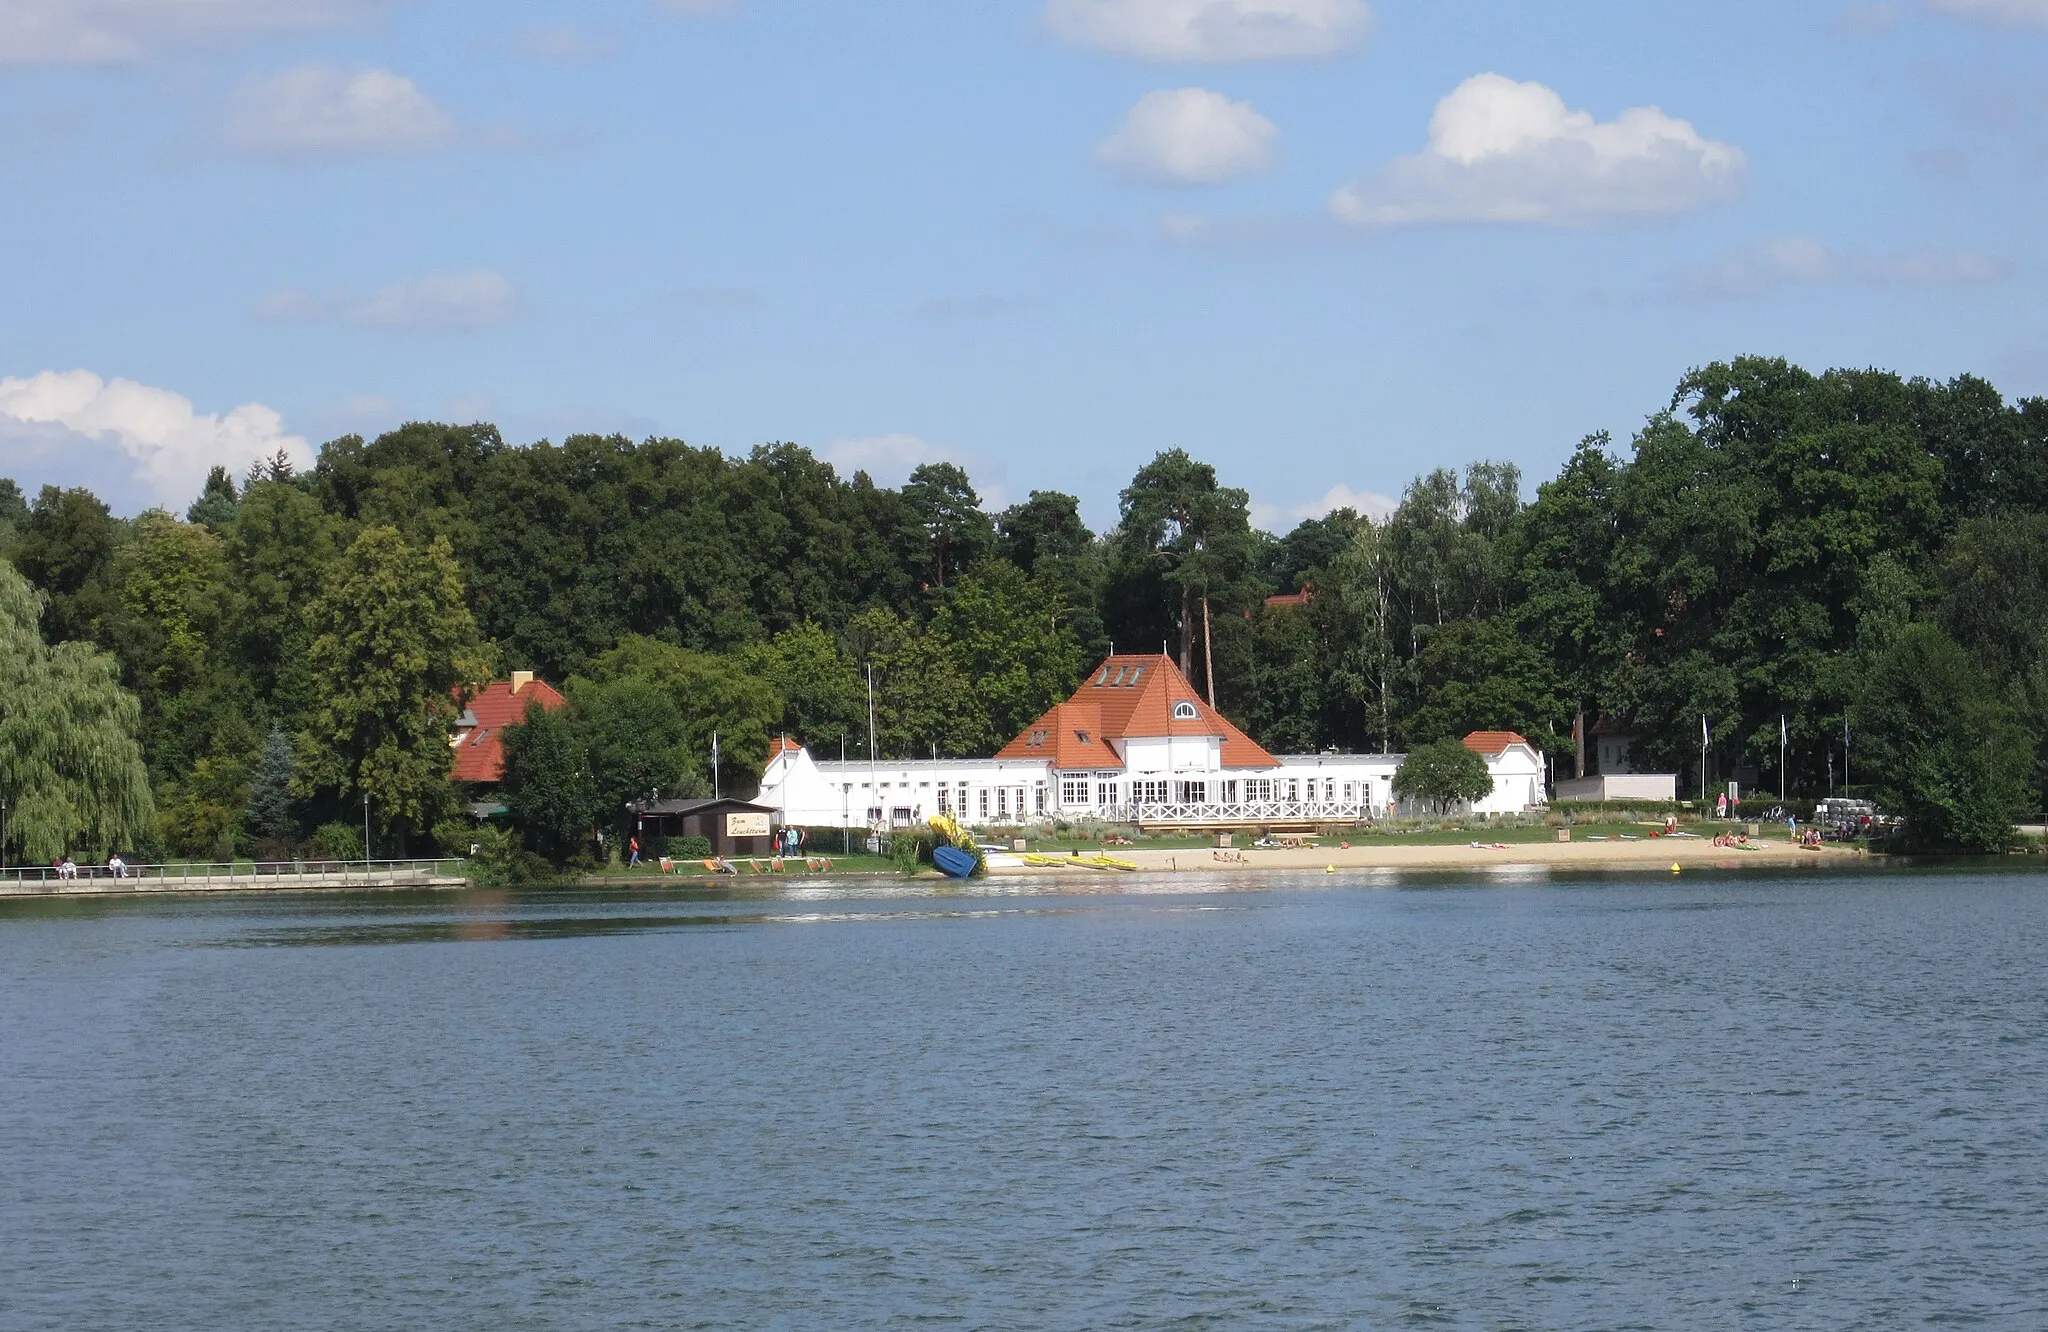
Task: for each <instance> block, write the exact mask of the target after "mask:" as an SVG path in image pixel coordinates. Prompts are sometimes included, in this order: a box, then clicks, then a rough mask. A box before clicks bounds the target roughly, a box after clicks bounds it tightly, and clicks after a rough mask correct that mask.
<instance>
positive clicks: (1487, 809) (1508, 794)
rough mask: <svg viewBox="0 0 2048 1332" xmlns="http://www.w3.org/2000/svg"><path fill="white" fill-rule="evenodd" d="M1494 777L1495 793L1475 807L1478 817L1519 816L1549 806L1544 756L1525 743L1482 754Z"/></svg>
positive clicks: (1474, 811)
mask: <svg viewBox="0 0 2048 1332" xmlns="http://www.w3.org/2000/svg"><path fill="white" fill-rule="evenodd" d="M1480 757H1482V758H1484V759H1485V760H1486V770H1487V771H1488V772H1490V773H1492V774H1493V794H1491V795H1489V796H1487V797H1486V798H1485V799H1484V800H1480V801H1477V802H1475V803H1474V804H1473V806H1472V812H1473V813H1474V814H1519V813H1521V812H1522V811H1523V810H1525V809H1535V808H1537V807H1538V806H1540V805H1544V804H1547V803H1549V802H1548V801H1547V800H1545V799H1544V789H1545V784H1544V777H1545V776H1546V774H1545V772H1544V770H1543V755H1542V754H1540V753H1538V752H1537V750H1536V747H1535V746H1534V745H1531V744H1529V743H1528V742H1527V741H1523V742H1522V743H1520V744H1513V745H1509V746H1507V747H1506V748H1504V749H1502V750H1501V751H1500V752H1499V753H1497V754H1482V755H1481V756H1480Z"/></svg>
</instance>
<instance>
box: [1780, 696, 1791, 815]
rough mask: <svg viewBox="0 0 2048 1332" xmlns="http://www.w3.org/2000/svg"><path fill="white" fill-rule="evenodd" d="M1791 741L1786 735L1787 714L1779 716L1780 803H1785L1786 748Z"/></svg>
mask: <svg viewBox="0 0 2048 1332" xmlns="http://www.w3.org/2000/svg"><path fill="white" fill-rule="evenodd" d="M1789 739H1790V737H1789V736H1787V735H1786V734H1785V714H1784V713H1782V712H1781V713H1779V714H1778V803H1779V804H1781V805H1782V804H1784V803H1785V746H1786V742H1787V741H1788V740H1789Z"/></svg>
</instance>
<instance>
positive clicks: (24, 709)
mask: <svg viewBox="0 0 2048 1332" xmlns="http://www.w3.org/2000/svg"><path fill="white" fill-rule="evenodd" d="M42 614H43V599H42V597H41V596H40V595H39V594H38V593H37V592H36V591H35V589H33V588H32V587H30V586H29V583H28V581H27V580H26V579H24V578H23V577H22V576H21V575H20V574H19V573H17V572H16V571H15V569H14V567H13V566H12V565H11V564H6V563H0V792H5V793H6V794H7V796H8V798H9V799H8V804H9V806H10V812H9V814H8V821H7V840H8V843H9V845H10V846H11V847H12V848H13V850H14V852H15V854H16V855H18V856H24V857H26V858H28V859H31V860H43V861H47V860H51V859H54V858H55V857H57V856H60V855H63V854H65V853H66V852H84V853H89V854H94V855H99V854H104V853H106V852H109V851H114V850H128V849H133V848H135V847H137V846H138V845H140V844H142V843H143V842H144V841H145V839H148V838H149V837H150V836H151V834H152V833H153V832H154V823H155V809H154V804H153V801H152V799H151V796H150V789H149V774H148V770H147V768H146V767H145V766H144V763H143V756H142V744H141V740H140V738H139V734H138V732H139V731H140V728H141V720H142V710H141V708H140V706H139V705H138V704H137V703H136V701H135V696H134V695H133V694H130V693H129V692H128V691H127V690H125V689H123V688H122V687H121V682H120V676H119V672H118V670H117V668H116V666H115V663H114V659H113V658H112V657H111V656H109V655H108V654H106V653H104V652H100V651H97V650H96V649H94V648H92V647H90V646H88V645H86V644H83V643H62V644H59V645H57V646H56V647H54V648H53V647H50V646H48V645H47V644H45V643H44V641H43V639H42V635H41V632H40V631H39V629H38V623H39V621H40V620H41V618H42Z"/></svg>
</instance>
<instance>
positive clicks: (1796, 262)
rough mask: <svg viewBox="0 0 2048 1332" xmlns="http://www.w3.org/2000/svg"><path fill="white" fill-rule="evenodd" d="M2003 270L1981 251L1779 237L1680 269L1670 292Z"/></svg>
mask: <svg viewBox="0 0 2048 1332" xmlns="http://www.w3.org/2000/svg"><path fill="white" fill-rule="evenodd" d="M2005 272H2006V266H2005V265H2004V264H2003V263H2001V262H2000V261H1999V260H1997V259H1994V258H1992V257H1991V256H1990V255H1987V254H1985V253H1983V252H1982V251H1980V250H1933V249H1916V250H1901V251H1896V252H1893V253H1889V254H1859V253H1855V252H1845V251H1839V250H1831V249H1829V248H1828V247H1827V246H1825V245H1823V244H1821V242H1819V241H1817V240H1814V239H1813V238H1812V237H1810V236H1782V237H1778V238H1776V239H1773V240H1767V241H1763V242H1760V243H1758V244H1756V245H1751V246H1746V247H1744V248H1743V249H1739V250H1733V251H1730V252H1729V253H1727V254H1724V255H1721V256H1719V257H1718V258H1715V259H1712V260H1710V261H1708V262H1707V263H1704V264H1698V265H1694V266H1692V267H1688V268H1682V269H1679V270H1678V271H1677V272H1675V273H1674V274H1673V275H1672V279H1671V293H1672V295H1674V296H1676V297H1678V298H1679V299H1681V300H1688V301H1724V300H1742V299H1745V298H1749V297H1754V296H1763V295H1767V294H1769V293H1771V292H1773V291H1778V290H1782V289H1784V288H1786V287H1814V286H1869V287H1919V286H1954V285H1961V284H1967V283H1977V282H1990V281H1992V280H1994V279H1996V278H1998V277H2000V276H2002V275H2003V274H2004V273H2005Z"/></svg>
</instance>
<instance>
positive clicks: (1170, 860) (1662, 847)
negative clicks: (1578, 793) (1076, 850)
mask: <svg viewBox="0 0 2048 1332" xmlns="http://www.w3.org/2000/svg"><path fill="white" fill-rule="evenodd" d="M1749 846H1750V849H1747V850H1744V849H1738V848H1735V847H1726V846H1715V845H1714V843H1713V839H1711V838H1693V837H1670V838H1665V837H1659V838H1656V839H1654V840H1653V839H1651V838H1647V837H1646V838H1644V839H1643V840H1642V841H1639V842H1514V843H1509V844H1507V845H1505V846H1496V845H1493V844H1491V843H1489V844H1487V845H1485V846H1469V845H1468V846H1417V845H1405V846H1404V845H1401V844H1399V843H1395V844H1391V845H1378V846H1375V845H1370V844H1367V845H1358V844H1353V845H1352V846H1349V847H1335V846H1322V847H1262V848H1239V849H1236V850H1232V851H1216V850H1209V849H1204V848H1200V847H1195V848H1189V849H1182V850H1177V851H1163V850H1148V849H1145V848H1143V847H1116V848H1112V849H1109V850H1106V851H1104V852H1103V854H1105V855H1108V856H1110V857H1112V858H1114V859H1117V860H1122V861H1126V862H1128V863H1130V864H1133V865H1136V866H1137V867H1138V869H1139V870H1140V871H1150V872H1162V871H1163V872H1168V873H1174V872H1181V873H1185V872H1188V871H1194V870H1201V871H1210V870H1230V871H1244V870H1292V871H1297V872H1298V871H1301V870H1317V869H1324V868H1330V869H1337V870H1358V869H1394V870H1400V869H1413V870H1462V869H1499V868H1503V867H1507V866H1515V867H1522V868H1533V869H1632V870H1659V869H1661V870H1664V871H1666V872H1667V873H1668V872H1669V870H1670V867H1671V866H1672V865H1674V864H1676V865H1677V866H1679V868H1680V869H1681V871H1682V870H1684V869H1686V868H1688V867H1690V868H1694V869H1740V868H1743V867H1744V866H1749V865H1755V866H1761V867H1767V868H1773V869H1783V868H1786V867H1788V866H1793V865H1840V864H1847V863H1853V862H1855V861H1858V860H1867V859H1868V858H1869V857H1870V853H1869V852H1868V851H1867V850H1865V849H1863V848H1862V847H1847V846H1823V847H1821V848H1819V849H1818V850H1810V849H1807V848H1804V847H1801V846H1798V845H1797V844H1795V843H1792V842H1784V841H1776V842H1774V841H1767V840H1757V839H1752V840H1751V842H1750V844H1749ZM1218 857H1242V859H1235V858H1232V859H1219V858H1218ZM995 859H998V858H997V857H991V860H995ZM1104 872H1105V871H1102V870H1089V869H1071V870H1069V869H1055V868H1053V867H1051V866H1047V865H1029V864H1022V863H1019V864H1015V865H1012V864H1008V863H1001V864H991V865H990V866H989V874H990V875H991V876H995V875H1004V876H1009V875H1017V874H1069V875H1079V874H1101V873H1104ZM1106 872H1108V873H1112V874H1113V873H1115V871H1106Z"/></svg>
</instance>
